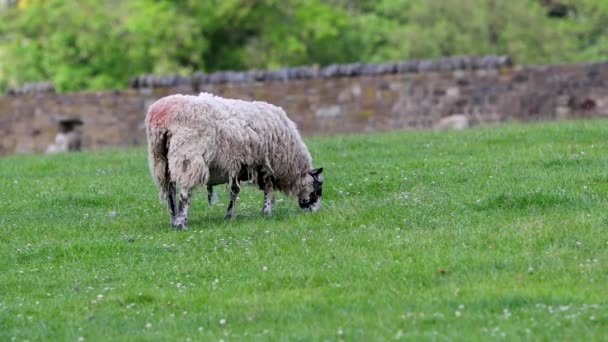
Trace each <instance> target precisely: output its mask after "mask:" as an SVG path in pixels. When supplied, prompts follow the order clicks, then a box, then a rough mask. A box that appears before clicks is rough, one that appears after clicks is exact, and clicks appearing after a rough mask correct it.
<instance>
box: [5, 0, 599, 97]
mask: <svg viewBox="0 0 608 342" xmlns="http://www.w3.org/2000/svg"><path fill="white" fill-rule="evenodd" d="M549 2H550V1H539V0H521V1H488V0H451V1H444V0H427V1H414V0H379V1H364V0H329V1H323V0H305V1H301V0H283V1H277V0H257V1H244V0H206V1H198V0H161V1H153V0H129V1H116V0H114V1H96V0H66V1H63V0H35V1H28V2H27V3H26V2H23V4H24V5H23V6H18V7H15V8H12V9H9V10H4V11H3V12H0V56H1V57H2V63H1V65H0V67H1V70H0V87H6V86H7V85H13V86H14V85H18V84H20V83H22V82H26V81H37V80H45V79H50V80H52V81H53V82H55V84H56V86H57V88H58V89H59V90H77V89H102V88H108V87H124V86H125V85H126V82H127V80H128V79H129V77H130V76H133V75H136V74H141V73H160V74H169V73H177V74H183V75H188V74H190V73H192V72H193V71H197V70H204V71H215V70H220V69H246V68H277V67H281V66H287V65H302V64H320V65H326V64H330V63H344V62H354V61H363V62H371V61H376V62H379V61H388V60H402V59H413V58H435V57H440V56H446V55H480V54H509V55H511V56H512V57H514V59H515V60H516V62H518V63H561V62H577V61H584V60H604V59H606V57H607V56H608V48H607V46H608V38H607V37H608V29H607V27H608V26H606V25H605V23H606V22H608V2H606V1H604V0H582V1H575V0H564V1H562V3H564V4H566V5H572V6H573V7H572V8H573V10H571V11H570V12H569V13H568V16H567V17H565V18H559V19H556V18H551V17H549V16H548V15H547V13H548V10H547V7H546V6H547V5H546V3H549ZM543 4H544V5H543Z"/></svg>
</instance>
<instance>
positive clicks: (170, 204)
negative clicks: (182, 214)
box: [167, 182, 176, 223]
mask: <svg viewBox="0 0 608 342" xmlns="http://www.w3.org/2000/svg"><path fill="white" fill-rule="evenodd" d="M167 208H168V209H169V214H170V215H171V223H173V220H175V214H176V212H175V209H176V208H175V182H170V183H169V193H167Z"/></svg>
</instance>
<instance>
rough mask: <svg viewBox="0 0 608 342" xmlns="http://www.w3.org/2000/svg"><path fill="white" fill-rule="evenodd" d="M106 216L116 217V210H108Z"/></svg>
mask: <svg viewBox="0 0 608 342" xmlns="http://www.w3.org/2000/svg"><path fill="white" fill-rule="evenodd" d="M108 216H110V217H116V212H115V211H110V212H109V213H108Z"/></svg>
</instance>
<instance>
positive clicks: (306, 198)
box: [298, 167, 323, 211]
mask: <svg viewBox="0 0 608 342" xmlns="http://www.w3.org/2000/svg"><path fill="white" fill-rule="evenodd" d="M322 172H323V168H322V167H321V168H318V169H314V170H311V171H308V173H306V175H305V176H304V179H303V184H302V187H301V190H300V192H299V193H298V204H299V205H300V208H302V209H303V210H307V211H317V210H319V208H321V194H322V193H323V175H322V174H321V173H322Z"/></svg>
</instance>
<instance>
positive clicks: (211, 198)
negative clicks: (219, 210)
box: [207, 185, 216, 206]
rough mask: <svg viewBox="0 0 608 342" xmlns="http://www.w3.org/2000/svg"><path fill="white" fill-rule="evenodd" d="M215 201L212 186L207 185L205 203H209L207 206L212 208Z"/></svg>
mask: <svg viewBox="0 0 608 342" xmlns="http://www.w3.org/2000/svg"><path fill="white" fill-rule="evenodd" d="M215 200H216V196H215V193H214V192H213V186H212V185H207V203H209V206H212V205H213V203H214V202H215Z"/></svg>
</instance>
